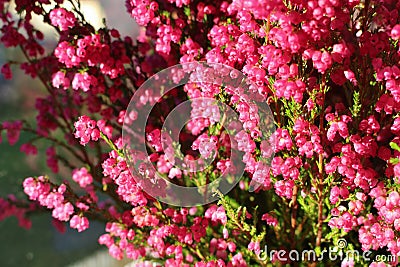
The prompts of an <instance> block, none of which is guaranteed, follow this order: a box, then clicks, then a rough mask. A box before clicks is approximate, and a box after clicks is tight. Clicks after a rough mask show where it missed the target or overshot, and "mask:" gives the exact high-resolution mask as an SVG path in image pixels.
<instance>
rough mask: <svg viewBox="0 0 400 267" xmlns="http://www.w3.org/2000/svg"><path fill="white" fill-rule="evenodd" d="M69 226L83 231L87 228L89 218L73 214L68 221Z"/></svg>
mask: <svg viewBox="0 0 400 267" xmlns="http://www.w3.org/2000/svg"><path fill="white" fill-rule="evenodd" d="M69 225H70V226H71V228H75V229H77V230H78V232H82V231H85V230H86V229H88V228H89V220H88V219H87V218H86V217H83V216H82V217H81V216H78V215H74V216H73V217H72V218H71V220H70V221H69Z"/></svg>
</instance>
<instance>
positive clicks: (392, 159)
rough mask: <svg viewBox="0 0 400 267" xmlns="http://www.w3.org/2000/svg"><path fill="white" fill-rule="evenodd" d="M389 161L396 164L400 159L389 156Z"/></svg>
mask: <svg viewBox="0 0 400 267" xmlns="http://www.w3.org/2000/svg"><path fill="white" fill-rule="evenodd" d="M389 162H390V163H391V164H393V165H396V164H398V163H399V162H400V159H399V158H391V159H390V160H389Z"/></svg>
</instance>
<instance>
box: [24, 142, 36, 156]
mask: <svg viewBox="0 0 400 267" xmlns="http://www.w3.org/2000/svg"><path fill="white" fill-rule="evenodd" d="M20 151H21V152H24V153H25V154H26V155H36V154H37V152H38V151H37V148H36V147H35V146H34V145H32V144H30V143H26V144H22V145H21V147H20Z"/></svg>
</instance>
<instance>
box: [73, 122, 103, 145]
mask: <svg viewBox="0 0 400 267" xmlns="http://www.w3.org/2000/svg"><path fill="white" fill-rule="evenodd" d="M74 126H75V129H76V131H75V138H80V143H81V145H86V144H87V143H89V141H90V140H93V141H97V140H98V139H99V138H100V131H99V130H98V129H97V128H96V121H94V120H91V119H90V118H89V117H88V116H86V115H83V116H81V117H79V120H78V121H76V122H75V123H74Z"/></svg>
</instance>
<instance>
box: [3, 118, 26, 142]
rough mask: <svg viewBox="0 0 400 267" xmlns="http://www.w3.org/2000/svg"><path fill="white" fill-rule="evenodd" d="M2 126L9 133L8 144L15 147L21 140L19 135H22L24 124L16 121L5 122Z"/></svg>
mask: <svg viewBox="0 0 400 267" xmlns="http://www.w3.org/2000/svg"><path fill="white" fill-rule="evenodd" d="M2 126H3V128H4V129H6V131H7V139H8V143H9V144H10V145H11V146H12V145H15V143H17V141H18V139H19V135H20V133H21V129H22V122H21V121H15V122H8V121H5V122H3V124H2Z"/></svg>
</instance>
